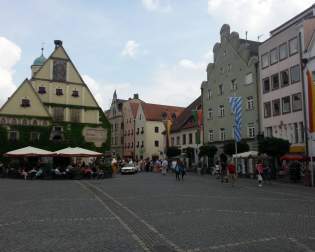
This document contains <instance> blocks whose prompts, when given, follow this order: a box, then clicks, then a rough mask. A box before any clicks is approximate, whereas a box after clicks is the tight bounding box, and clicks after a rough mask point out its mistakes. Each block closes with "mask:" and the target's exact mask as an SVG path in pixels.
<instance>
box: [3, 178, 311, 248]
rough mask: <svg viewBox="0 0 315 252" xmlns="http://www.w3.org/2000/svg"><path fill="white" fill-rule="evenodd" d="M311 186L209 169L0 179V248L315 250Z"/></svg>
mask: <svg viewBox="0 0 315 252" xmlns="http://www.w3.org/2000/svg"><path fill="white" fill-rule="evenodd" d="M314 195H315V190H314V189H311V188H305V187H303V186H295V185H287V184H278V183H273V184H271V185H268V184H267V185H264V186H263V187H262V188H259V187H258V186H257V183H256V181H254V180H247V179H242V180H238V181H237V183H236V185H235V187H232V186H231V185H229V184H221V183H220V182H219V181H218V180H216V179H215V178H213V177H210V176H204V177H198V176H195V175H191V176H187V177H185V181H183V182H182V181H180V182H176V181H175V177H174V176H173V175H171V174H168V175H167V176H162V175H160V174H153V173H142V174H136V175H126V176H120V175H117V176H116V177H115V178H113V179H105V180H79V181H66V180H60V181H49V180H48V181H23V180H9V179H1V180H0V251H23V252H24V251H165V252H167V251H242V252H243V251H250V252H252V251H277V252H279V251H315V197H314Z"/></svg>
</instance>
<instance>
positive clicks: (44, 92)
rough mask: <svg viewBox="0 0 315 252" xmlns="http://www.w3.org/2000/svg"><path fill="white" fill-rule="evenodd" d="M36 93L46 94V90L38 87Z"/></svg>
mask: <svg viewBox="0 0 315 252" xmlns="http://www.w3.org/2000/svg"><path fill="white" fill-rule="evenodd" d="M38 93H39V94H46V88H45V87H38Z"/></svg>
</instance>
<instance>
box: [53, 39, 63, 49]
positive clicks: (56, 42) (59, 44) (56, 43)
mask: <svg viewBox="0 0 315 252" xmlns="http://www.w3.org/2000/svg"><path fill="white" fill-rule="evenodd" d="M54 43H55V48H57V47H60V46H62V41H61V40H54Z"/></svg>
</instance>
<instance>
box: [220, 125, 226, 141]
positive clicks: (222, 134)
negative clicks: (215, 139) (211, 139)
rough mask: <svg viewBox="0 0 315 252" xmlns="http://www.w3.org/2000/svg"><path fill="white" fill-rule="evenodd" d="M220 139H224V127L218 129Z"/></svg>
mask: <svg viewBox="0 0 315 252" xmlns="http://www.w3.org/2000/svg"><path fill="white" fill-rule="evenodd" d="M220 140H221V141H225V129H224V128H221V129H220Z"/></svg>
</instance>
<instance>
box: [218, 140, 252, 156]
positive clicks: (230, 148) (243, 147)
mask: <svg viewBox="0 0 315 252" xmlns="http://www.w3.org/2000/svg"><path fill="white" fill-rule="evenodd" d="M246 151H249V145H248V144H247V143H246V141H243V140H242V141H240V142H238V143H237V152H238V153H242V152H246ZM223 152H224V153H225V154H226V155H229V156H232V155H233V154H235V142H234V141H229V142H226V143H225V144H224V146H223Z"/></svg>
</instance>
